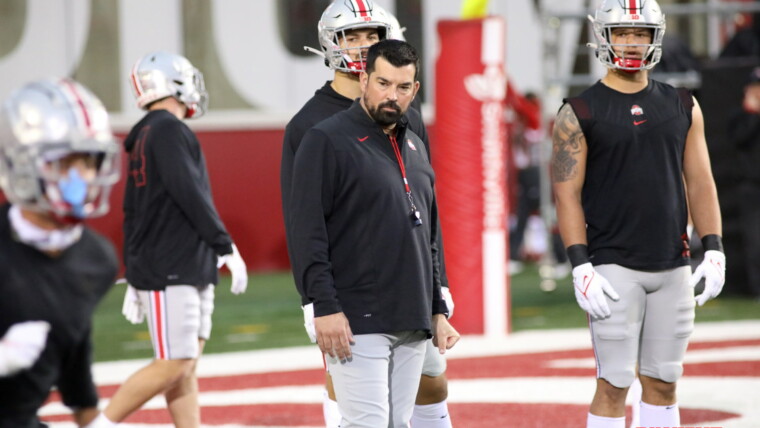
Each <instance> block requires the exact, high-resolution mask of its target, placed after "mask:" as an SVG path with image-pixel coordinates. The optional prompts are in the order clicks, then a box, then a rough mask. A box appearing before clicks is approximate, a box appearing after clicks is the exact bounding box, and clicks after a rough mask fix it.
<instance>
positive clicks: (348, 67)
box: [317, 0, 395, 74]
mask: <svg viewBox="0 0 760 428" xmlns="http://www.w3.org/2000/svg"><path fill="white" fill-rule="evenodd" d="M391 17H392V15H391V14H389V13H388V12H387V11H386V10H385V9H383V8H382V7H380V6H378V5H376V4H374V2H373V1H372V0H336V1H334V2H333V3H331V4H330V6H328V7H327V9H325V11H324V12H323V13H322V17H321V18H320V20H319V23H318V24H317V32H318V37H319V44H320V46H321V47H322V53H323V54H324V56H325V64H327V66H328V67H330V68H331V69H333V70H339V71H344V72H346V73H353V74H358V73H361V72H362V71H363V70H364V65H365V64H364V61H363V59H362V58H361V57H360V58H359V59H354V58H352V57H351V55H350V52H349V51H350V50H354V51H355V50H366V49H368V48H369V46H355V47H352V48H350V49H348V48H342V47H341V40H343V39H345V36H346V32H347V31H350V30H357V29H361V28H376V29H377V30H378V35H379V36H380V40H385V39H386V38H388V37H390V36H391V34H392V31H393V28H392V21H391ZM394 20H395V18H394Z"/></svg>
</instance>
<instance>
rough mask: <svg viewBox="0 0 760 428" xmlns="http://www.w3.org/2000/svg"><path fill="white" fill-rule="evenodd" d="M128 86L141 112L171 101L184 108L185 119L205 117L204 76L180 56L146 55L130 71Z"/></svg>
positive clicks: (155, 53) (161, 53) (166, 53)
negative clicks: (162, 100)
mask: <svg viewBox="0 0 760 428" xmlns="http://www.w3.org/2000/svg"><path fill="white" fill-rule="evenodd" d="M130 82H131V83H132V89H133V90H134V92H135V97H137V106H138V107H140V108H141V109H147V108H148V106H150V104H151V103H154V102H156V101H158V100H161V99H163V98H166V97H174V98H176V99H177V100H178V101H179V102H181V103H182V104H184V105H185V106H186V107H187V113H186V114H185V117H186V118H188V119H189V118H191V117H201V116H203V114H204V113H206V108H207V107H208V93H207V92H206V85H205V83H204V82H203V74H202V73H201V72H200V71H198V69H197V68H195V67H193V65H192V64H191V63H190V61H188V60H187V58H185V57H183V56H182V55H178V54H175V53H169V52H153V53H149V54H148V55H145V56H144V57H142V58H140V59H139V60H138V61H137V62H136V63H135V65H134V67H132V73H131V76H130Z"/></svg>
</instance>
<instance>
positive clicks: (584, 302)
mask: <svg viewBox="0 0 760 428" xmlns="http://www.w3.org/2000/svg"><path fill="white" fill-rule="evenodd" d="M573 285H574V286H575V300H577V301H578V306H580V307H581V309H583V310H584V311H586V312H588V314H589V315H591V316H592V317H594V318H596V319H605V318H609V316H610V315H611V314H612V311H610V306H609V305H608V304H607V297H606V296H605V294H606V295H607V296H609V297H610V299H612V300H614V301H616V302H617V301H618V300H620V296H618V294H617V293H616V292H615V290H614V289H613V288H612V286H611V285H610V283H609V281H607V279H606V278H605V277H603V276H602V275H600V274H599V273H598V272H597V271H596V270H594V266H593V265H592V264H591V263H584V264H582V265H578V266H576V267H575V268H573Z"/></svg>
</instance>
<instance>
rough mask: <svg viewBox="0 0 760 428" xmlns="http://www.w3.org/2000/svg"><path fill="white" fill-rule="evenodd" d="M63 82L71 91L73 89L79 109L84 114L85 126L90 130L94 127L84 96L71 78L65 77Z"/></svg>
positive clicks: (72, 92)
mask: <svg viewBox="0 0 760 428" xmlns="http://www.w3.org/2000/svg"><path fill="white" fill-rule="evenodd" d="M61 82H62V83H63V84H64V85H66V87H67V88H68V89H69V91H71V94H72V95H73V96H74V101H75V103H76V105H77V106H78V107H79V111H80V113H81V114H82V119H84V126H86V127H87V130H88V131H89V130H90V128H92V123H91V122H90V115H89V114H88V113H87V107H86V106H85V105H84V101H83V100H82V96H81V95H80V94H79V91H78V90H77V87H76V85H74V83H73V82H72V81H71V80H69V79H63V80H61Z"/></svg>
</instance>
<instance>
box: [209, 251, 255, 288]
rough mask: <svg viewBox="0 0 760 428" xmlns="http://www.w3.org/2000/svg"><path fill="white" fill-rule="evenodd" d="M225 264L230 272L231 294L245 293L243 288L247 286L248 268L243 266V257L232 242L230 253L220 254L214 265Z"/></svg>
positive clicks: (220, 265)
mask: <svg viewBox="0 0 760 428" xmlns="http://www.w3.org/2000/svg"><path fill="white" fill-rule="evenodd" d="M223 265H226V266H227V269H229V270H230V274H232V294H242V293H245V289H246V288H248V269H247V268H246V267H245V262H244V261H243V258H242V257H240V252H238V249H237V246H236V245H235V244H232V253H231V254H226V255H224V256H220V257H219V258H218V259H217V263H216V266H217V267H222V266H223Z"/></svg>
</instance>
